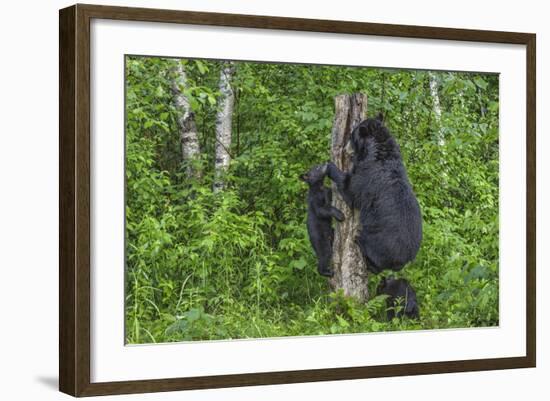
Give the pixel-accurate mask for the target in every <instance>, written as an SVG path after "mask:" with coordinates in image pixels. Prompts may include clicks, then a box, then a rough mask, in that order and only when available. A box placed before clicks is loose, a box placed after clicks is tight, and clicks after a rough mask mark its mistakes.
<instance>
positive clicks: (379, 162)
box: [327, 114, 422, 274]
mask: <svg viewBox="0 0 550 401" xmlns="http://www.w3.org/2000/svg"><path fill="white" fill-rule="evenodd" d="M348 146H351V148H352V150H353V168H352V171H350V172H342V171H341V170H339V169H338V167H336V165H335V164H334V163H332V162H329V163H328V168H327V175H328V176H329V177H330V178H331V179H332V180H333V181H334V182H335V183H336V186H337V188H338V191H339V192H340V193H341V194H342V197H343V198H344V200H345V201H346V203H347V204H348V205H349V206H350V207H352V208H355V209H359V210H360V222H361V226H362V227H361V231H360V232H359V235H358V236H357V237H356V238H355V241H356V243H357V245H358V246H359V248H360V249H361V253H362V254H363V256H364V257H365V259H366V262H367V266H368V269H369V270H370V271H371V272H373V273H375V274H377V273H380V272H381V271H382V270H384V269H391V270H394V271H398V270H401V269H402V268H403V266H405V264H406V263H408V262H410V261H411V260H413V259H414V258H415V257H416V254H417V253H418V250H419V248H420V242H421V241H422V217H421V215H420V207H419V205H418V202H417V200H416V196H415V195H414V192H413V190H412V187H411V184H410V183H409V179H408V177H407V172H406V170H405V166H403V162H402V160H401V153H400V150H399V145H398V144H397V142H396V141H395V139H393V137H392V136H391V134H390V132H389V130H388V129H387V128H386V127H385V126H384V124H383V118H382V115H381V114H380V115H379V116H378V117H377V118H368V119H366V120H364V121H362V122H361V123H360V124H359V125H358V126H357V127H355V129H354V130H353V131H352V134H351V138H350V142H349V143H348Z"/></svg>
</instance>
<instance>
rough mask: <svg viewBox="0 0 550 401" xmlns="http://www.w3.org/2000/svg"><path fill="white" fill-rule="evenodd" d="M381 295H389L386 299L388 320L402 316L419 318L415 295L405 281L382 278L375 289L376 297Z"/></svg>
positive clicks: (390, 277)
mask: <svg viewBox="0 0 550 401" xmlns="http://www.w3.org/2000/svg"><path fill="white" fill-rule="evenodd" d="M383 294H384V295H389V297H388V299H386V307H387V308H388V311H387V317H388V320H392V319H393V318H394V316H397V317H401V316H403V314H404V315H405V316H407V317H409V318H412V319H418V318H420V311H419V309H418V304H417V302H416V293H415V292H414V289H413V288H412V286H411V285H410V284H409V282H408V281H407V280H405V279H403V278H400V279H394V278H393V277H392V276H389V277H388V278H385V277H382V280H380V284H378V288H377V289H376V295H383ZM396 310H397V312H396Z"/></svg>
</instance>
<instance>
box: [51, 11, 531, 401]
mask: <svg viewBox="0 0 550 401" xmlns="http://www.w3.org/2000/svg"><path fill="white" fill-rule="evenodd" d="M94 20H109V21H131V22H140V23H144V24H147V23H161V24H185V25H192V26H200V27H204V28H205V29H207V28H209V27H217V28H220V27H221V28H239V29H242V30H274V31H284V32H287V34H288V35H292V34H293V33H298V32H302V33H303V32H309V34H310V35H321V34H342V35H358V36H370V37H376V38H397V39H420V40H422V39H427V40H437V41H454V42H456V43H464V42H477V43H494V44H504V45H520V46H523V47H525V55H526V57H525V60H524V62H525V64H524V65H525V71H526V81H525V101H526V104H525V110H526V113H525V114H526V119H525V122H524V126H525V149H526V154H525V160H526V164H525V172H526V174H525V188H526V191H525V194H524V197H525V198H524V199H525V205H526V208H525V222H526V226H525V239H524V241H525V255H526V258H525V264H524V266H522V269H523V270H522V272H523V274H524V277H525V289H524V290H525V300H522V303H523V302H524V304H525V311H524V313H525V315H524V317H525V319H524V320H525V327H524V329H523V332H524V339H525V344H522V346H524V348H525V354H524V355H522V356H512V357H509V356H503V357H491V358H476V359H453V360H441V361H431V362H412V363H399V364H380V365H369V366H338V367H328V368H327V367H320V368H317V369H299V370H281V371H257V372H250V373H237V374H234V373H231V374H222V375H198V376H187V377H165V378H154V379H136V380H116V381H94V380H92V373H91V370H92V365H93V364H94V361H93V355H92V354H93V353H92V346H93V343H94V338H93V331H92V327H91V326H92V323H91V322H92V320H93V313H92V306H91V304H92V297H93V291H92V286H93V285H94V280H93V278H92V273H93V272H92V263H91V255H92V252H93V249H92V248H93V243H92V241H93V240H92V236H91V230H92V227H91V226H92V221H91V213H92V210H93V207H94V205H93V196H92V194H91V181H92V178H91V177H92V175H93V174H94V171H93V168H94V166H93V163H92V162H91V144H92V143H93V140H92V139H93V138H91V136H92V128H91V125H92V115H91V114H92V111H91V110H92V101H91V93H92V76H93V71H91V70H92V68H93V64H92V63H91V52H92V40H91V24H92V21H94ZM59 29H60V35H59V51H60V53H59V60H60V63H59V96H60V99H59V136H60V137H59V152H60V162H59V163H60V164H59V229H60V234H59V261H60V262H59V284H60V285H59V389H60V391H62V392H64V393H67V394H70V395H73V396H95V395H107V394H126V393H143V392H157V391H175V390H189V389H207V388H221V387H236V386H251V385H268V384H283V383H299V382H316V381H327V380H349V379H363V378H377V377H391V376H403V375H421V374H435V373H451V372H467V371H482V370H496V369H512V368H529V367H535V366H536V304H535V301H536V264H535V255H536V227H535V221H536V164H535V160H536V89H535V88H536V85H535V84H536V36H535V35H534V34H530V33H516V32H496V31H483V30H468V29H452V28H436V27H421V26H406V25H394V24H378V23H376V24H375V23H365V22H351V21H332V20H314V19H301V18H285V17H268V16H254V15H238V14H221V13H205V12H194V11H176V10H158V9H143V8H127V7H111V6H97V5H84V4H77V5H74V6H71V7H68V8H64V9H62V10H60V14H59ZM501 162H506V160H501ZM509 162H510V160H508V163H509ZM121 224H122V223H121ZM121 324H122V322H121ZM206 346H208V345H206Z"/></svg>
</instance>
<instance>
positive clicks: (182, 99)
mask: <svg viewBox="0 0 550 401" xmlns="http://www.w3.org/2000/svg"><path fill="white" fill-rule="evenodd" d="M172 74H173V78H172V93H173V94H174V103H175V105H176V108H177V109H178V112H179V117H178V126H179V129H180V133H179V134H180V146H181V153H182V159H183V162H184V163H185V164H186V166H185V167H186V173H187V175H188V176H195V177H197V176H199V175H200V172H199V171H195V170H194V169H193V159H194V158H195V157H197V156H199V154H200V145H199V136H198V132H197V125H196V123H195V115H194V114H193V111H192V110H191V103H190V102H189V99H188V98H187V96H185V94H184V92H183V90H184V88H185V87H186V86H187V74H186V73H185V69H184V68H183V65H182V64H181V62H180V61H179V60H177V61H176V62H175V65H174V68H173V71H172Z"/></svg>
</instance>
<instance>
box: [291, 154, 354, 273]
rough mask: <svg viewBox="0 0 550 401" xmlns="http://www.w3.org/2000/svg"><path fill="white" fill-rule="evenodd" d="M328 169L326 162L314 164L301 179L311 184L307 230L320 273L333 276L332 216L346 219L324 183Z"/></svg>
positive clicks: (308, 196) (308, 197)
mask: <svg viewBox="0 0 550 401" xmlns="http://www.w3.org/2000/svg"><path fill="white" fill-rule="evenodd" d="M326 171H327V166H326V164H323V165H321V166H314V167H312V168H311V170H310V171H309V172H308V173H306V174H304V175H302V176H301V179H302V180H303V181H305V182H306V183H307V184H308V185H309V192H308V195H307V231H308V234H309V240H310V241H311V245H312V246H313V249H314V250H315V254H316V255H317V263H318V269H319V274H321V275H322V276H326V277H332V276H333V275H334V272H333V271H332V269H331V267H330V265H331V260H332V241H333V239H334V231H333V229H332V218H333V217H334V218H335V219H336V220H338V221H343V220H344V214H343V213H342V212H341V211H340V210H338V209H336V208H335V207H332V206H331V204H332V191H331V190H330V189H329V188H326V187H325V186H324V185H323V180H324V178H325V175H326Z"/></svg>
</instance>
